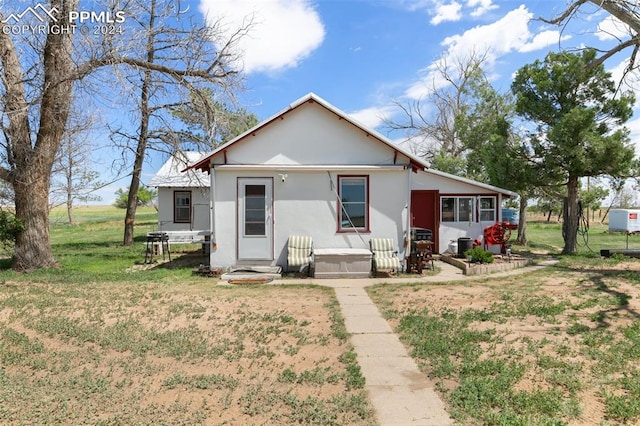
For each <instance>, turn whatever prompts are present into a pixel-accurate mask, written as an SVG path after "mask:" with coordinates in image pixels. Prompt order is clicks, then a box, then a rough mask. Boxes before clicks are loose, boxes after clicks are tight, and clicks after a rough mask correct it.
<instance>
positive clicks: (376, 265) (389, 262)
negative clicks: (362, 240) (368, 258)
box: [369, 238, 400, 271]
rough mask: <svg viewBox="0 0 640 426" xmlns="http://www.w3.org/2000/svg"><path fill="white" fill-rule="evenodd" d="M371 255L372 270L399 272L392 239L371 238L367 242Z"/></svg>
mask: <svg viewBox="0 0 640 426" xmlns="http://www.w3.org/2000/svg"><path fill="white" fill-rule="evenodd" d="M369 245H370V246H371V252H372V253H373V270H374V271H377V270H379V269H394V270H396V271H397V270H400V259H398V255H397V252H396V249H395V245H394V243H393V239H392V238H372V239H371V240H369Z"/></svg>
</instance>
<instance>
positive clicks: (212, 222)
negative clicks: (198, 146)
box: [209, 164, 218, 265]
mask: <svg viewBox="0 0 640 426" xmlns="http://www.w3.org/2000/svg"><path fill="white" fill-rule="evenodd" d="M209 170H211V172H210V174H209V175H210V179H211V182H210V185H211V188H209V243H210V244H211V247H210V248H209V265H211V256H212V255H213V251H214V250H215V249H217V248H218V243H217V241H216V209H215V198H214V197H215V187H216V169H215V167H214V166H213V164H211V166H210V169H209Z"/></svg>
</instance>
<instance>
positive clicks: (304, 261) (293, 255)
mask: <svg viewBox="0 0 640 426" xmlns="http://www.w3.org/2000/svg"><path fill="white" fill-rule="evenodd" d="M312 246H313V240H312V239H311V237H301V236H291V237H289V243H288V245H287V268H288V270H289V271H291V270H292V269H298V270H302V269H304V267H306V266H307V265H309V264H310V263H311V262H312V261H313V257H312V255H311V253H312Z"/></svg>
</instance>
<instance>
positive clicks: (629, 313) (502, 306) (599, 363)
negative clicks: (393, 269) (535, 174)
mask: <svg viewBox="0 0 640 426" xmlns="http://www.w3.org/2000/svg"><path fill="white" fill-rule="evenodd" d="M370 293H371V294H372V298H373V299H374V300H375V301H376V303H378V305H379V306H380V307H381V310H383V311H384V312H385V314H386V316H387V317H388V318H389V321H390V323H391V325H392V327H394V328H395V329H399V330H401V331H400V334H401V336H402V339H403V340H404V341H405V343H406V344H407V345H408V346H409V347H410V351H413V356H414V357H415V358H416V360H417V361H418V362H419V363H420V364H421V365H422V367H423V369H424V371H425V372H427V373H428V374H429V375H430V376H431V377H432V378H434V380H436V381H437V383H438V389H439V391H440V393H441V395H443V397H444V399H445V400H447V401H448V403H449V409H450V410H451V412H453V413H454V414H456V415H457V416H456V417H457V420H458V421H460V423H461V424H466V423H470V424H475V423H476V422H477V421H480V422H481V423H485V424H487V423H496V424H497V423H500V422H499V421H498V420H503V421H504V423H502V424H570V425H601V424H618V423H628V424H640V403H639V402H638V401H640V390H639V386H638V385H637V384H634V383H630V382H637V379H638V378H640V262H639V261H624V262H619V263H618V262H616V261H605V260H599V259H594V260H592V261H591V262H584V263H580V264H570V263H565V264H560V265H558V266H557V267H556V268H553V269H552V270H545V271H543V272H539V273H535V274H532V275H526V276H515V277H512V278H507V279H500V280H497V281H496V280H492V279H491V278H490V277H489V278H486V279H483V280H481V281H468V282H466V283H456V284H443V285H433V286H414V285H411V286H402V287H392V286H388V285H387V286H379V287H376V288H374V289H372V290H371V291H370ZM416 318H417V319H419V320H420V321H421V322H420V323H419V327H420V328H423V329H424V328H430V329H431V330H432V331H431V332H429V333H425V337H424V338H423V339H420V338H416V335H417V334H418V332H416V330H417V328H411V325H408V324H409V323H410V321H413V320H415V319H416ZM437 324H441V325H443V330H441V334H442V342H444V343H442V342H440V341H439V339H440V337H439V336H438V335H439V329H438V327H437V326H436V325H437ZM466 333H469V334H472V333H476V334H475V335H476V336H478V335H479V334H478V333H484V334H480V336H481V338H479V339H477V341H474V342H473V343H471V344H469V342H465V341H462V340H463V338H462V337H459V336H463V335H466ZM469 340H470V341H471V340H473V339H472V338H469ZM439 344H442V346H447V348H445V349H443V348H442V347H439V346H438V345H439ZM449 345H453V346H455V345H458V346H456V350H455V351H451V352H447V350H448V349H449V347H448V346H449ZM469 354H471V355H469ZM498 362H501V363H502V364H501V367H500V368H496V369H495V370H494V371H491V372H488V373H486V374H476V375H474V374H472V373H470V371H472V370H474V368H477V367H478V366H480V365H484V366H485V367H486V366H488V365H490V364H491V363H493V364H494V365H495V364H497V363H498ZM509 368H511V369H512V371H514V372H516V373H513V376H512V377H508V376H507V375H506V374H505V375H504V377H505V380H504V381H503V382H500V380H501V379H500V380H498V379H497V378H498V377H501V374H502V372H504V371H506V370H507V369H509ZM493 379H496V382H498V383H499V384H498V386H497V387H496V388H494V389H491V390H490V391H491V392H493V393H494V394H495V393H496V389H499V388H500V387H502V388H503V389H502V390H499V391H498V393H500V392H502V391H504V395H500V396H499V397H497V398H495V401H494V402H495V403H491V402H489V403H487V401H490V400H491V399H492V398H493V396H490V395H488V394H489V393H491V392H488V394H487V395H484V394H483V387H482V385H479V383H488V382H490V381H491V380H493ZM509 380H511V381H509ZM469 383H473V384H474V389H473V392H469V393H465V391H466V390H467V385H468V384H469ZM500 383H501V384H500ZM505 383H511V384H512V386H510V387H508V389H504V388H505V385H504V384H505ZM483 398H486V399H483ZM523 400H527V403H524V402H522V401H523ZM529 401H531V405H532V406H535V405H537V407H528V406H527V404H528V403H529ZM545 404H548V405H549V406H550V407H551V406H552V405H553V407H552V408H548V410H546V411H545V409H542V408H540V407H541V406H544V405H545ZM554 404H555V405H554ZM501 411H502V413H500V412H501ZM509 411H512V412H513V413H515V414H516V415H517V416H516V417H501V416H502V415H503V414H504V413H506V412H509ZM497 413H500V414H497ZM509 419H510V420H509ZM516 419H517V420H518V421H517V422H516ZM554 421H555V422H556V423H553V422H554ZM521 422H523V423H521Z"/></svg>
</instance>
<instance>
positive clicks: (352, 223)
mask: <svg viewBox="0 0 640 426" xmlns="http://www.w3.org/2000/svg"><path fill="white" fill-rule="evenodd" d="M338 195H339V197H340V203H339V206H338V211H339V212H340V213H339V214H338V231H340V232H351V231H365V232H366V231H368V230H369V177H368V176H338Z"/></svg>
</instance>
